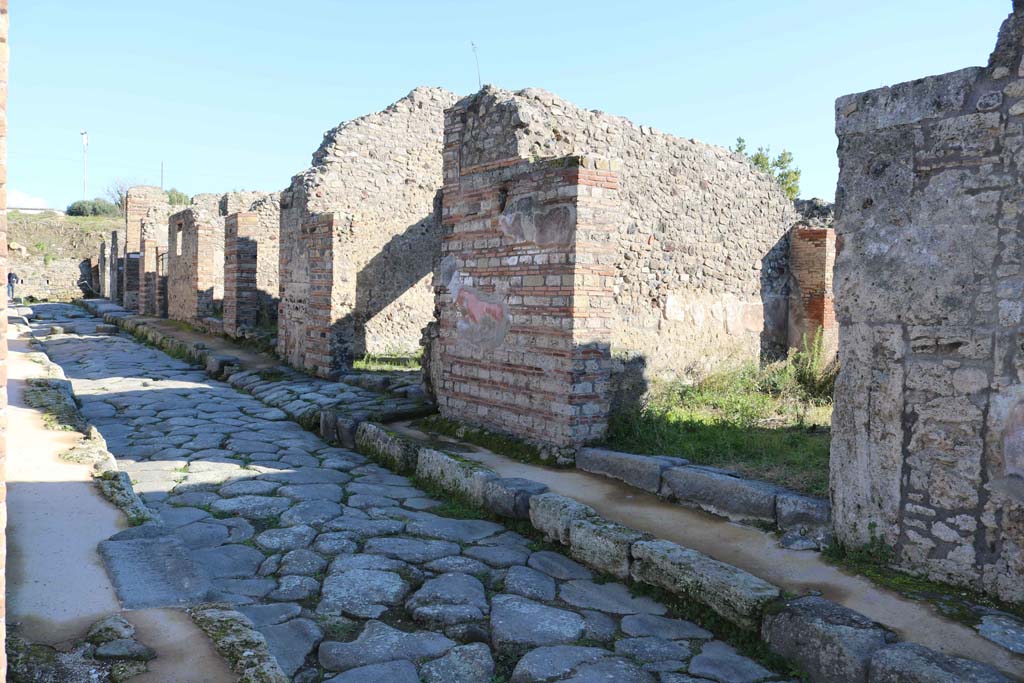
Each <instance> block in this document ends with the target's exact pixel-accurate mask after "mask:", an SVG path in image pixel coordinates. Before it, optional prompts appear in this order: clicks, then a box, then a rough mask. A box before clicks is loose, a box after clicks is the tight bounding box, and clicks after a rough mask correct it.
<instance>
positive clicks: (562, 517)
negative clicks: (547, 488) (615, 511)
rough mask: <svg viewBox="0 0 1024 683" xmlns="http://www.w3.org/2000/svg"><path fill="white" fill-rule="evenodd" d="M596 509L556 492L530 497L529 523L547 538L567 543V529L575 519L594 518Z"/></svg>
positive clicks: (563, 543)
mask: <svg viewBox="0 0 1024 683" xmlns="http://www.w3.org/2000/svg"><path fill="white" fill-rule="evenodd" d="M597 516H598V515H597V511H596V510H594V508H592V507H590V506H589V505H584V504H583V503H578V502H576V501H575V500H573V499H572V498H566V497H565V496H560V495H558V494H556V493H544V494H541V495H539V496H533V497H532V498H531V499H530V523H531V524H533V527H534V528H535V529H537V530H538V531H540V532H541V533H543V534H544V535H545V536H546V537H547V538H549V539H551V540H553V541H558V542H559V543H561V544H562V545H569V540H570V539H569V530H570V528H571V526H572V523H573V522H575V521H576V520H581V519H591V518H596V517H597Z"/></svg>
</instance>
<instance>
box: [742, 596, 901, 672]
mask: <svg viewBox="0 0 1024 683" xmlns="http://www.w3.org/2000/svg"><path fill="white" fill-rule="evenodd" d="M761 636H762V638H764V640H765V642H767V643H768V647H769V648H771V651H772V652H774V653H776V654H778V655H781V656H782V657H786V658H787V659H790V660H792V661H794V662H796V663H797V664H798V665H799V666H800V668H801V669H802V670H803V671H805V672H806V673H807V674H808V675H809V676H810V677H811V680H812V681H813V682H814V683H867V682H868V671H869V666H870V662H871V658H872V657H873V656H874V654H875V653H876V652H877V651H879V650H881V649H882V648H884V647H886V646H887V645H889V644H891V643H894V642H895V641H896V635H895V634H894V633H892V632H891V631H888V630H886V629H885V628H883V627H881V626H879V625H878V624H876V623H875V622H873V621H871V620H870V619H868V618H867V617H865V616H864V615H862V614H860V613H858V612H854V611H853V610H851V609H847V608H846V607H842V606H840V605H837V604H836V603H834V602H832V601H830V600H826V599H824V598H819V597H806V598H798V599H796V600H792V601H790V602H788V603H787V604H786V605H785V607H783V608H782V609H781V610H780V611H778V612H774V613H771V614H768V615H767V616H765V619H764V625H763V627H762V629H761Z"/></svg>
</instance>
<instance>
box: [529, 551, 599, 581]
mask: <svg viewBox="0 0 1024 683" xmlns="http://www.w3.org/2000/svg"><path fill="white" fill-rule="evenodd" d="M526 564H527V565H529V566H530V567H532V568H534V569H536V570H537V571H541V572H544V573H545V574H547V575H548V576H552V577H554V578H556V579H558V580H560V581H572V580H578V581H589V580H590V579H592V578H594V574H593V573H592V572H591V571H590V570H589V569H587V568H586V567H584V566H583V565H582V564H580V563H579V562H576V561H575V560H570V559H569V558H568V557H566V556H565V555H562V554H561V553H556V552H552V551H550V550H540V551H537V552H535V553H534V554H532V555H530V559H529V561H527V563H526Z"/></svg>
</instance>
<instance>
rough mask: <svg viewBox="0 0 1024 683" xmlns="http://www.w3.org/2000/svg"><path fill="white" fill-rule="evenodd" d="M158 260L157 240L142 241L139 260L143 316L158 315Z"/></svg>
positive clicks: (140, 304)
mask: <svg viewBox="0 0 1024 683" xmlns="http://www.w3.org/2000/svg"><path fill="white" fill-rule="evenodd" d="M156 260H157V244H156V240H150V239H144V240H142V252H141V258H140V259H139V313H141V314H143V315H154V316H155V315H157V294H156V282H157V274H156Z"/></svg>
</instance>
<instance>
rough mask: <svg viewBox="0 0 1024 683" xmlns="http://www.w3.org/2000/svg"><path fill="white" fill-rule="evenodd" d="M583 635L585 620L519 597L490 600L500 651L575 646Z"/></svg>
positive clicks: (564, 611) (573, 614)
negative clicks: (544, 646)
mask: <svg viewBox="0 0 1024 683" xmlns="http://www.w3.org/2000/svg"><path fill="white" fill-rule="evenodd" d="M582 635H583V617H581V616H580V615H578V614H576V613H575V612H569V611H566V610H563V609H558V608H555V607H548V606H547V605H542V604H541V603H539V602H534V601H533V600H527V599H526V598H521V597H519V596H518V595H504V594H503V595H496V596H494V598H493V599H492V600H491V639H492V642H493V644H494V647H495V648H496V649H498V650H505V649H518V648H520V647H523V646H527V647H539V646H541V645H551V644H565V643H573V642H575V641H577V640H579V639H580V637H581V636H582Z"/></svg>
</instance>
